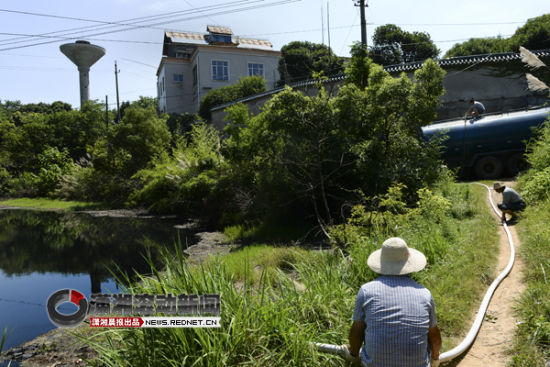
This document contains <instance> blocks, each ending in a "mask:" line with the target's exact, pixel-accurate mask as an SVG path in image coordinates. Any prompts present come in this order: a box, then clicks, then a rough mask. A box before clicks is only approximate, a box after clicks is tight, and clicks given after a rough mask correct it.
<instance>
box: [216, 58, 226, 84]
mask: <svg viewBox="0 0 550 367" xmlns="http://www.w3.org/2000/svg"><path fill="white" fill-rule="evenodd" d="M212 80H229V63H228V62H227V61H217V60H212Z"/></svg>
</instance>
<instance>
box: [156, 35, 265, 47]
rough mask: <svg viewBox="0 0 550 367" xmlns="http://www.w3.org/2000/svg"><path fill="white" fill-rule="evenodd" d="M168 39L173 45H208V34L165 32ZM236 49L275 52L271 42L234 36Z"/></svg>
mask: <svg viewBox="0 0 550 367" xmlns="http://www.w3.org/2000/svg"><path fill="white" fill-rule="evenodd" d="M165 35H166V37H167V38H168V39H169V40H170V41H171V42H173V43H186V44H193V45H208V44H209V43H208V40H207V36H208V35H207V34H203V33H194V32H170V31H166V32H165ZM232 38H233V42H234V45H235V46H234V47H237V48H249V49H255V50H267V51H273V44H272V43H271V42H270V41H269V40H264V39H255V38H243V37H237V36H233V37H232Z"/></svg>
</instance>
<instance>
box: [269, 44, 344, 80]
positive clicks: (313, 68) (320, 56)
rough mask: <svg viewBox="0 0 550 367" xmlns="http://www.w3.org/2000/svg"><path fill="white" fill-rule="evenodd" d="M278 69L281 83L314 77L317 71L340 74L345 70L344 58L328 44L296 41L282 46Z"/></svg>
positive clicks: (327, 74) (326, 73)
mask: <svg viewBox="0 0 550 367" xmlns="http://www.w3.org/2000/svg"><path fill="white" fill-rule="evenodd" d="M278 69H279V75H280V76H281V84H289V83H292V82H295V81H299V80H304V79H312V78H313V75H314V74H315V73H320V72H323V74H324V75H325V76H329V75H335V74H339V73H341V72H342V71H343V60H342V58H341V57H338V56H336V55H335V54H334V53H333V52H332V50H331V49H330V48H329V47H328V46H326V45H323V44H318V43H312V42H307V41H294V42H290V43H289V44H287V45H285V46H283V48H281V57H280V58H279V67H278Z"/></svg>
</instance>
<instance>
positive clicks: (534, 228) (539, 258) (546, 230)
mask: <svg viewBox="0 0 550 367" xmlns="http://www.w3.org/2000/svg"><path fill="white" fill-rule="evenodd" d="M548 223H550V202H548V201H546V202H543V203H540V204H539V205H537V206H531V207H528V208H527V210H526V211H525V214H524V215H523V218H522V220H521V221H520V223H519V224H518V226H517V228H518V232H519V236H520V239H521V256H522V257H523V259H524V261H525V265H526V267H525V269H526V271H525V275H524V276H525V281H526V282H527V290H526V291H525V293H524V294H523V296H522V298H521V300H520V304H519V306H518V314H519V316H520V319H521V323H520V325H519V327H518V332H517V337H516V341H515V346H514V348H513V349H512V351H511V352H512V353H513V355H514V356H513V358H512V363H511V365H512V366H514V367H544V366H548V363H549V361H550V286H549V284H548V282H549V281H550V226H549V225H548Z"/></svg>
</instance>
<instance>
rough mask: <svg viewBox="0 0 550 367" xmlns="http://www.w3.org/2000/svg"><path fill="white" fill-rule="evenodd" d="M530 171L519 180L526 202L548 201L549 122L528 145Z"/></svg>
mask: <svg viewBox="0 0 550 367" xmlns="http://www.w3.org/2000/svg"><path fill="white" fill-rule="evenodd" d="M526 155H527V161H528V163H529V164H530V166H531V167H530V169H529V170H528V171H527V172H525V173H524V174H523V175H522V176H521V177H520V178H519V180H518V181H519V185H520V187H521V188H522V191H523V195H524V196H525V200H527V201H528V202H529V203H530V204H534V203H536V202H538V201H543V200H547V199H548V198H549V193H550V191H549V190H550V168H549V167H550V123H549V122H548V120H547V121H546V123H545V125H543V127H542V128H540V130H539V131H538V136H537V137H536V138H535V139H534V140H532V141H531V142H529V144H528V145H527V154H526Z"/></svg>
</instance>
